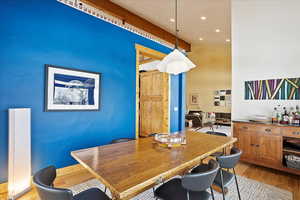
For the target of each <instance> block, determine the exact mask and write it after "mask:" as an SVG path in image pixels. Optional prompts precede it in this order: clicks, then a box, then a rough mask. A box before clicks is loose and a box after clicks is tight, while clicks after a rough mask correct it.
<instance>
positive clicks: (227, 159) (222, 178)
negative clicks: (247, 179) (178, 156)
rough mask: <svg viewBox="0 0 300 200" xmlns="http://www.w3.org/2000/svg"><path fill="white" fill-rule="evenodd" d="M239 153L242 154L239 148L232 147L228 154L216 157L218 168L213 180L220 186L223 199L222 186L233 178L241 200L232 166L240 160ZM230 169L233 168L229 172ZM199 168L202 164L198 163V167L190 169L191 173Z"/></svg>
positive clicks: (200, 168) (229, 182) (226, 184)
mask: <svg viewBox="0 0 300 200" xmlns="http://www.w3.org/2000/svg"><path fill="white" fill-rule="evenodd" d="M241 154H242V151H241V150H239V149H238V148H232V149H231V152H230V155H222V156H218V157H217V161H218V163H219V165H220V170H219V171H218V174H217V176H216V178H215V180H214V184H215V185H217V186H218V187H220V188H222V194H223V200H225V193H224V187H227V186H228V185H229V184H231V182H232V181H233V180H235V184H236V188H237V192H238V197H239V199H240V200H241V195H240V190H239V185H238V181H237V178H236V173H235V169H234V167H235V166H236V165H237V163H238V162H239V160H240V157H241ZM224 169H226V170H224ZM230 169H232V170H233V173H231V172H230ZM201 170H202V166H201V165H199V166H198V167H196V168H194V169H193V170H192V173H198V172H199V171H201Z"/></svg>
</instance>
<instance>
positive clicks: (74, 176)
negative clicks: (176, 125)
mask: <svg viewBox="0 0 300 200" xmlns="http://www.w3.org/2000/svg"><path fill="white" fill-rule="evenodd" d="M236 170H237V173H238V174H239V175H241V176H244V177H247V178H250V179H253V180H257V181H259V182H263V183H266V184H269V185H273V186H276V187H279V188H282V189H285V190H288V191H291V192H293V196H294V200H300V176H296V175H291V174H287V173H283V172H280V171H276V170H272V169H268V168H264V167H259V166H255V165H250V164H246V163H239V164H238V166H237V168H236ZM92 178H93V176H92V175H91V174H90V173H89V172H88V171H87V170H85V169H84V168H83V167H81V166H78V168H76V170H73V171H71V172H70V173H68V174H65V175H58V177H57V179H56V181H55V186H56V187H70V186H72V185H76V184H79V183H82V182H85V181H87V180H89V179H92ZM6 196H7V194H3V193H2V194H0V199H1V200H4V199H6V198H7V197H6ZM19 200H38V198H37V194H36V191H35V190H34V189H32V190H31V191H30V192H29V193H27V194H26V195H24V196H22V197H21V198H19Z"/></svg>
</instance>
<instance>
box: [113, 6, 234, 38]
mask: <svg viewBox="0 0 300 200" xmlns="http://www.w3.org/2000/svg"><path fill="white" fill-rule="evenodd" d="M111 1H112V2H114V3H116V4H118V5H120V6H122V7H123V8H126V9H128V10H130V11H131V12H133V13H135V14H137V15H139V16H141V17H143V18H145V19H147V20H149V21H151V22H152V23H154V24H156V25H158V26H160V27H162V28H164V29H165V30H167V31H169V32H172V33H174V30H175V28H174V25H175V24H174V23H172V22H171V21H170V18H174V17H175V16H174V15H175V0H111ZM178 7H179V8H178V24H179V30H180V32H179V36H180V38H182V39H184V40H186V41H187V42H190V43H191V44H201V43H226V39H230V35H231V32H230V21H231V20H230V0H178ZM202 16H205V17H207V19H206V20H201V17H202ZM216 29H220V33H216V32H215V30H216ZM199 38H203V41H200V40H199Z"/></svg>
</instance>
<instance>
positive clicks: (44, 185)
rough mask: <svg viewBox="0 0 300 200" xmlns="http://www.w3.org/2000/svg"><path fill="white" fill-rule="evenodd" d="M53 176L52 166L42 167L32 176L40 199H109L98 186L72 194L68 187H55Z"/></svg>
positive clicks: (54, 174) (54, 176)
mask: <svg viewBox="0 0 300 200" xmlns="http://www.w3.org/2000/svg"><path fill="white" fill-rule="evenodd" d="M55 178H56V169H55V167H54V166H50V167H47V168H44V169H42V170H40V171H38V172H37V173H36V174H35V175H34V176H33V184H34V185H35V186H36V189H37V192H38V195H39V197H40V199H41V200H110V198H109V197H108V196H106V195H105V194H104V192H102V191H101V190H99V189H98V188H91V189H88V190H86V191H83V192H80V193H79V194H77V195H73V193H72V191H71V190H69V189H62V188H55V187H54V186H53V182H54V180H55Z"/></svg>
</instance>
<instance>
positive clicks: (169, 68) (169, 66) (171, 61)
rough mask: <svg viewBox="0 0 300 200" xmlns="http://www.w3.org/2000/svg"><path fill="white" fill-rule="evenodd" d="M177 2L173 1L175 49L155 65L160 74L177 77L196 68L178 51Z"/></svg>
mask: <svg viewBox="0 0 300 200" xmlns="http://www.w3.org/2000/svg"><path fill="white" fill-rule="evenodd" d="M177 7H178V5H177V0H175V32H176V34H175V36H176V42H175V49H174V50H173V51H172V52H171V53H170V54H168V55H167V56H165V57H164V59H163V60H162V61H161V62H160V63H159V64H158V65H157V68H158V70H159V71H160V72H166V73H169V74H174V75H178V74H180V73H183V72H187V71H189V70H190V69H192V68H194V67H196V65H195V64H194V63H193V62H192V61H190V60H189V59H188V58H187V57H186V56H185V55H184V54H183V53H182V52H180V51H179V50H178V31H179V30H178V20H177V9H178V8H177Z"/></svg>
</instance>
